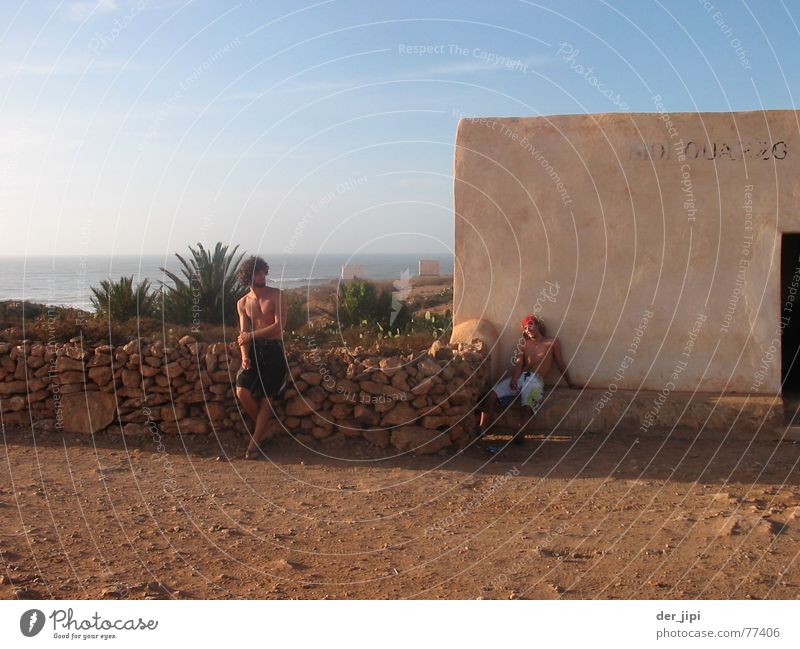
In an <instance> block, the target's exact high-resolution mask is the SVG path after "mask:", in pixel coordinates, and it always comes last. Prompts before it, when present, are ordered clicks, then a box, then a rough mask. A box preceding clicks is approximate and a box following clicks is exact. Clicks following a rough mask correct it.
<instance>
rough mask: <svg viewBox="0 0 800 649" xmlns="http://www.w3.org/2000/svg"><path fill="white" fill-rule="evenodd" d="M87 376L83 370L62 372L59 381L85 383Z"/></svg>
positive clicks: (61, 382) (61, 383)
mask: <svg viewBox="0 0 800 649" xmlns="http://www.w3.org/2000/svg"><path fill="white" fill-rule="evenodd" d="M84 382H85V376H84V374H83V372H62V373H61V374H59V375H58V383H59V384H60V385H66V384H67V383H84Z"/></svg>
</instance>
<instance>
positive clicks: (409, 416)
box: [381, 402, 418, 427]
mask: <svg viewBox="0 0 800 649" xmlns="http://www.w3.org/2000/svg"><path fill="white" fill-rule="evenodd" d="M417 417H418V414H417V411H416V409H415V408H413V407H412V406H411V404H409V403H408V402H400V403H398V404H397V405H396V406H395V407H394V408H392V409H391V410H390V411H389V412H388V413H386V414H385V415H384V416H383V419H381V426H387V427H392V426H407V425H409V424H413V423H414V422H415V421H416V419H417Z"/></svg>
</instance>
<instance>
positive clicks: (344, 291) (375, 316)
mask: <svg viewBox="0 0 800 649" xmlns="http://www.w3.org/2000/svg"><path fill="white" fill-rule="evenodd" d="M391 313H392V294H391V293H390V292H389V291H386V290H382V291H378V289H377V287H376V286H375V284H373V283H371V282H368V281H366V280H363V279H354V280H351V281H347V282H342V283H341V284H339V293H338V295H337V300H336V319H337V321H338V322H339V325H340V326H341V327H343V328H344V327H354V326H361V325H365V326H367V327H375V326H379V325H385V326H388V324H389V318H390V317H391Z"/></svg>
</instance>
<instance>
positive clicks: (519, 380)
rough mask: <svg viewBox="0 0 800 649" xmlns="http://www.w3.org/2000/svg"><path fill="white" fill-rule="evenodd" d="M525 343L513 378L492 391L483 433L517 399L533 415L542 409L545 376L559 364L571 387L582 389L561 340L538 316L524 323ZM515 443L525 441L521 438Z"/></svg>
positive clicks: (558, 366)
mask: <svg viewBox="0 0 800 649" xmlns="http://www.w3.org/2000/svg"><path fill="white" fill-rule="evenodd" d="M522 335H523V337H524V344H523V346H522V347H521V349H518V350H517V354H518V359H517V362H516V364H515V365H514V370H513V372H512V373H511V376H510V377H507V378H505V379H503V380H501V381H500V382H498V383H497V385H495V386H494V388H493V389H492V390H491V391H490V392H489V394H488V395H487V397H486V400H485V404H484V408H483V410H482V412H481V422H480V429H481V433H484V432H486V429H487V428H489V426H491V425H492V424H493V423H494V421H495V420H496V419H497V416H498V414H499V412H498V406H500V407H503V408H505V407H506V406H508V405H510V404H511V402H512V401H513V400H514V399H515V398H516V397H517V396H519V397H520V401H521V402H522V405H524V406H528V407H529V408H530V409H531V410H532V411H533V415H535V414H536V412H537V411H538V410H539V407H540V406H541V404H542V401H543V399H544V377H545V376H547V374H548V372H550V369H551V368H552V366H553V363H555V364H556V367H557V368H558V371H559V372H560V373H561V374H560V376H563V377H564V380H565V381H566V382H567V385H568V386H569V387H571V388H580V386H579V385H577V384H575V383H573V382H572V379H571V378H570V376H569V371H568V370H567V366H566V364H565V363H564V358H563V356H562V355H561V343H560V342H559V340H558V338H548V337H547V335H546V332H545V328H544V324H543V323H542V321H541V320H539V319H538V318H537V317H536V316H534V315H528V316H525V319H524V320H523V321H522ZM514 441H515V442H521V441H522V436H521V435H517V436H515V438H514Z"/></svg>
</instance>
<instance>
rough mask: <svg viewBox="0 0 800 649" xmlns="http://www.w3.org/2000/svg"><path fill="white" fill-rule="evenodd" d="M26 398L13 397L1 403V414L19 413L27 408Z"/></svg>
mask: <svg viewBox="0 0 800 649" xmlns="http://www.w3.org/2000/svg"><path fill="white" fill-rule="evenodd" d="M26 403H27V402H26V401H25V397H20V396H13V397H8V398H6V399H3V400H2V402H0V412H19V411H20V410H22V409H23V408H24V407H25V406H26Z"/></svg>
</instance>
